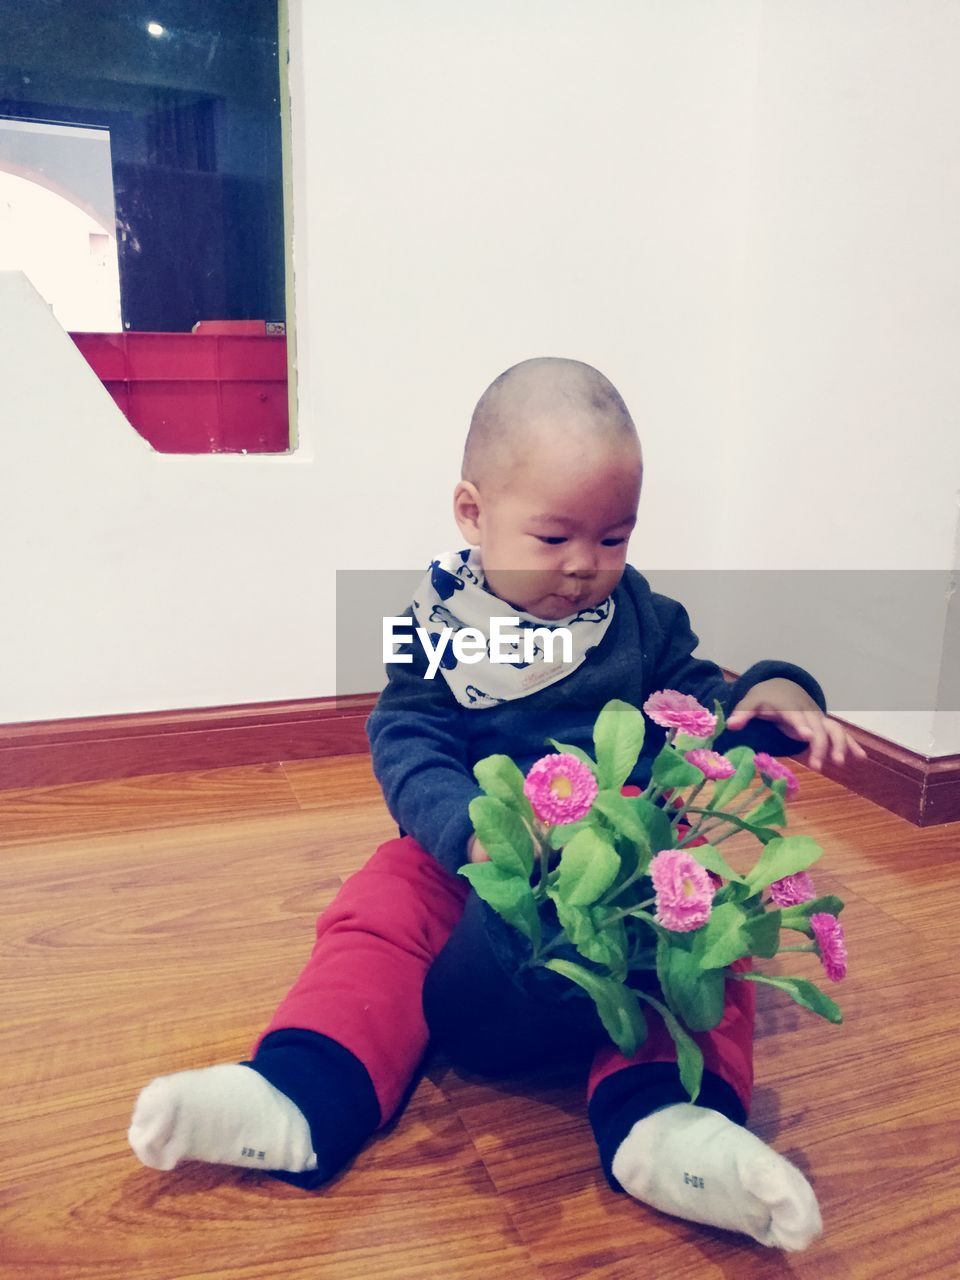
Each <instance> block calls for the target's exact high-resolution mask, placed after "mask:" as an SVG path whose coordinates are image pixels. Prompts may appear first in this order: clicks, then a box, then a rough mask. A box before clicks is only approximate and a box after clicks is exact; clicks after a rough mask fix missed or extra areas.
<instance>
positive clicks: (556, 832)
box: [547, 818, 593, 849]
mask: <svg viewBox="0 0 960 1280" xmlns="http://www.w3.org/2000/svg"><path fill="white" fill-rule="evenodd" d="M592 827H593V823H592V822H591V821H590V820H589V818H584V819H582V820H581V821H580V822H561V823H558V824H557V826H555V827H551V828H550V834H549V835H548V836H547V844H548V845H549V846H550V848H551V849H562V848H563V846H564V845H565V844H569V843H570V841H571V840H572V839H573V837H574V836H575V835H577V834H578V833H579V832H580V831H586V830H589V829H591V828H592Z"/></svg>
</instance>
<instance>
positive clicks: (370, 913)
mask: <svg viewBox="0 0 960 1280" xmlns="http://www.w3.org/2000/svg"><path fill="white" fill-rule="evenodd" d="M467 888H468V886H467V884H466V882H465V881H461V880H458V879H457V878H455V877H454V876H451V875H450V874H449V873H447V872H445V871H443V870H442V868H440V867H439V865H438V864H437V863H436V862H435V861H434V860H433V859H432V858H431V857H430V856H429V855H428V854H426V853H425V852H424V851H423V849H421V847H420V846H419V845H418V844H417V843H416V841H414V840H413V839H411V838H410V837H403V838H401V839H398V840H392V841H388V842H387V843H386V844H384V845H381V847H380V848H379V849H378V850H377V852H376V853H375V854H374V856H373V857H372V858H371V860H370V861H369V862H368V863H367V865H366V866H365V867H364V868H363V869H362V870H361V871H359V872H357V873H356V875H354V876H352V877H351V878H350V880H348V881H347V883H346V884H345V885H344V887H343V889H342V890H341V891H340V893H339V894H338V895H337V898H336V899H335V901H334V902H333V903H332V904H331V906H330V907H329V908H328V909H327V911H325V912H324V914H323V915H322V916H321V918H320V920H319V921H318V924H317V941H316V945H315V946H314V949H313V954H312V955H311V957H310V960H309V962H308V963H307V965H306V967H305V968H304V970H303V972H302V973H301V974H300V977H299V978H298V979H297V982H296V983H295V984H294V987H293V989H292V990H291V991H290V993H289V995H288V996H287V997H286V999H285V1000H284V1001H283V1003H282V1004H281V1006H280V1008H279V1009H278V1010H277V1012H276V1014H275V1015H274V1018H273V1021H272V1022H271V1024H270V1026H269V1027H268V1028H267V1031H266V1032H265V1034H264V1035H263V1036H262V1037H261V1039H260V1041H259V1043H258V1044H257V1046H256V1050H255V1053H254V1056H253V1058H252V1059H251V1061H250V1062H249V1063H246V1064H225V1065H222V1066H218V1067H210V1068H206V1069H204V1070H201V1071H186V1072H179V1073H177V1074H176V1075H172V1076H164V1077H161V1078H160V1079H159V1080H155V1081H153V1082H152V1083H151V1084H150V1085H148V1086H147V1088H146V1089H145V1090H144V1091H143V1093H142V1094H141V1095H140V1098H139V1099H138V1101H137V1105H136V1108H135V1110H134V1116H133V1122H132V1123H131V1126H130V1133H129V1138H130V1142H131V1145H132V1146H133V1148H134V1150H135V1151H136V1153H137V1155H138V1156H139V1157H140V1159H141V1160H142V1161H143V1162H144V1163H145V1164H149V1165H150V1166H151V1167H153V1168H161V1169H171V1168H173V1167H175V1165H176V1164H177V1163H179V1162H180V1161H181V1160H187V1159H192V1160H206V1161H208V1162H212V1163H220V1164H231V1165H240V1166H245V1167H256V1168H269V1169H272V1170H274V1171H277V1170H282V1171H286V1172H287V1173H288V1174H290V1175H291V1176H290V1178H289V1180H290V1181H294V1182H298V1183H300V1184H301V1185H305V1186H314V1185H317V1184H318V1183H320V1182H322V1181H325V1180H326V1179H328V1178H330V1177H332V1176H333V1174H335V1173H336V1172H337V1171H338V1170H339V1169H340V1168H342V1167H343V1165H344V1164H346V1163H347V1161H349V1160H350V1159H351V1158H352V1157H353V1156H354V1155H355V1154H356V1152H357V1151H358V1150H359V1149H360V1147H361V1146H362V1145H363V1143H364V1142H365V1141H366V1140H367V1138H368V1137H369V1136H370V1135H371V1134H372V1133H373V1132H374V1131H375V1130H376V1129H377V1128H378V1127H380V1126H381V1125H383V1124H386V1122H387V1121H388V1120H389V1119H390V1118H391V1117H392V1115H393V1114H394V1112H395V1111H396V1110H397V1108H398V1107H399V1106H400V1103H401V1102H402V1100H403V1098H404V1095H405V1093H406V1090H407V1088H408V1087H409V1084H410V1081H411V1079H412V1077H413V1074H414V1072H415V1070H416V1067H417V1064H418V1063H419V1061H420V1058H421V1057H422V1055H423V1052H424V1049H425V1047H426V1042H427V1029H426V1024H425V1021H424V1016H423V1009H422V991H423V982H424V978H425V976H426V973H427V970H428V969H429V967H430V965H431V964H432V963H433V960H434V959H435V957H436V955H437V954H438V953H439V951H440V950H441V949H442V947H443V945H444V943H445V942H446V940H447V937H448V936H449V934H450V931H451V930H452V928H453V926H454V925H455V924H456V922H457V920H458V919H459V916H460V914H461V912H462V909H463V900H464V897H465V895H466V892H467Z"/></svg>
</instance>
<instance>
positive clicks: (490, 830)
mask: <svg viewBox="0 0 960 1280" xmlns="http://www.w3.org/2000/svg"><path fill="white" fill-rule="evenodd" d="M470 821H471V822H472V823H473V827H474V830H475V831H476V833H477V839H478V840H479V841H480V843H481V844H482V845H483V847H484V848H485V849H486V851H487V853H488V854H489V855H490V861H491V862H492V863H493V865H494V866H495V867H499V868H500V869H501V871H507V872H510V873H512V874H514V875H522V876H525V877H526V878H527V879H529V878H530V873H531V872H532V871H533V840H532V838H531V836H530V832H529V831H528V830H527V828H526V826H525V825H524V822H523V819H522V818H521V817H520V815H519V813H517V811H516V809H511V808H510V806H509V805H507V804H504V802H503V801H502V800H498V799H497V798H496V797H495V796H475V797H474V798H473V799H472V800H471V801H470Z"/></svg>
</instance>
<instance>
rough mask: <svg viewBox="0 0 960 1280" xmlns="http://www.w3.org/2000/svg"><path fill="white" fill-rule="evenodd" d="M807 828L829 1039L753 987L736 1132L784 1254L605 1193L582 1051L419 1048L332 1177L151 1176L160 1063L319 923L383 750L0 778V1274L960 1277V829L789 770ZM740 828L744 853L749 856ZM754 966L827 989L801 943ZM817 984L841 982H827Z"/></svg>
mask: <svg viewBox="0 0 960 1280" xmlns="http://www.w3.org/2000/svg"><path fill="white" fill-rule="evenodd" d="M798 773H799V775H800V779H801V793H800V797H799V798H798V800H797V801H796V802H795V804H794V805H793V806H792V808H793V812H794V814H795V817H796V822H795V824H794V825H795V826H796V829H797V830H803V831H805V832H807V833H808V834H810V835H812V836H814V838H816V839H817V840H819V841H820V843H821V844H823V846H824V848H825V850H826V853H825V857H824V860H823V864H822V867H818V868H817V869H816V872H815V878H816V880H817V884H818V888H819V889H821V891H832V892H837V893H839V894H840V895H841V896H843V897H845V898H846V900H847V903H848V905H847V909H846V912H845V914H844V920H845V924H846V928H847V933H848V939H849V945H850V954H851V964H850V976H849V978H848V979H847V980H846V981H845V982H844V983H842V984H838V985H837V987H836V988H834V987H832V986H831V987H830V991H831V994H835V995H836V997H837V999H838V1000H839V1002H840V1004H841V1006H842V1008H843V1010H844V1015H845V1025H844V1026H843V1027H842V1028H836V1027H832V1026H830V1025H828V1024H827V1023H824V1022H822V1021H820V1020H818V1019H816V1018H814V1017H813V1016H812V1015H810V1014H808V1013H806V1011H804V1010H801V1009H799V1008H797V1007H796V1006H795V1005H793V1004H791V1003H789V1002H788V1001H786V1000H784V999H781V998H780V997H778V996H777V995H776V994H775V993H773V992H772V991H769V990H761V991H760V992H759V1008H760V1013H759V1021H758V1034H757V1090H756V1096H755V1100H754V1108H753V1113H752V1117H751V1127H752V1128H753V1129H754V1130H755V1131H756V1132H758V1133H759V1134H760V1135H761V1136H762V1137H763V1138H764V1139H765V1140H767V1141H769V1142H771V1143H772V1145H773V1146H774V1147H775V1148H776V1149H777V1150H779V1151H781V1152H783V1153H784V1154H785V1155H787V1156H788V1157H789V1158H790V1159H793V1160H794V1161H795V1162H796V1163H797V1164H798V1165H799V1166H800V1167H801V1168H803V1169H804V1170H805V1171H807V1172H808V1173H809V1176H810V1177H811V1179H812V1181H813V1183H814V1185H815V1188H816V1190H817V1193H818V1196H819V1198H820V1202H821V1207H822V1210H823V1214H824V1219H825V1222H826V1235H825V1237H824V1238H823V1240H821V1241H820V1242H818V1243H817V1244H815V1245H814V1246H813V1247H812V1248H811V1249H810V1250H808V1251H807V1252H806V1253H803V1254H800V1255H790V1256H789V1257H787V1256H785V1255H781V1254H779V1253H777V1252H775V1251H770V1250H766V1249H764V1248H762V1246H760V1245H755V1244H752V1243H751V1242H750V1241H748V1240H745V1239H743V1238H741V1237H739V1236H736V1235H732V1234H729V1233H724V1232H720V1231H712V1230H709V1229H706V1228H701V1227H697V1226H694V1225H691V1224H686V1223H683V1222H680V1221H677V1220H675V1219H671V1218H668V1217H665V1216H663V1215H660V1214H657V1213H655V1212H653V1211H652V1210H649V1209H647V1208H645V1207H644V1206H642V1205H639V1204H637V1203H635V1202H634V1201H632V1200H630V1199H629V1198H628V1197H626V1196H623V1195H615V1194H614V1193H613V1192H611V1191H610V1189H609V1188H608V1187H607V1185H606V1183H605V1181H604V1179H603V1177H602V1175H601V1173H600V1171H599V1169H598V1166H597V1158H596V1152H595V1149H594V1145H593V1140H592V1137H591V1134H590V1130H589V1126H588V1124H587V1120H586V1108H585V1102H584V1086H585V1078H586V1063H585V1062H583V1063H573V1064H557V1065H555V1066H554V1067H553V1068H551V1069H547V1068H544V1069H542V1070H541V1071H539V1072H536V1073H534V1074H533V1075H530V1076H527V1077H524V1078H516V1079H509V1080H503V1081H484V1080H480V1079H476V1078H472V1077H469V1076H466V1075H464V1074H462V1073H459V1072H457V1071H455V1070H453V1069H452V1068H451V1067H450V1066H449V1064H447V1063H445V1062H444V1061H443V1059H442V1058H441V1057H440V1056H434V1057H432V1058H431V1059H430V1060H429V1061H428V1063H427V1065H426V1073H425V1075H424V1076H423V1077H422V1079H421V1080H420V1082H419V1084H418V1086H417V1087H416V1089H415V1090H414V1092H413V1095H412V1098H411V1101H410V1104H409V1106H408V1107H407V1109H406V1111H405V1113H404V1114H403V1115H402V1116H401V1117H400V1119H399V1120H398V1121H397V1122H395V1123H394V1124H393V1125H392V1126H391V1127H390V1129H389V1130H388V1131H387V1132H385V1133H384V1134H382V1135H380V1136H379V1137H377V1138H376V1139H375V1140H374V1141H372V1142H371V1143H370V1144H369V1146H368V1148H367V1149H366V1150H365V1151H364V1152H362V1153H361V1155H360V1156H359V1157H358V1159H357V1160H356V1161H355V1162H354V1165H353V1166H352V1167H351V1168H350V1169H349V1170H347V1171H345V1173H344V1174H342V1175H341V1176H340V1177H339V1178H337V1179H336V1180H335V1181H334V1182H333V1183H332V1184H331V1185H330V1186H329V1187H327V1188H325V1189H323V1190H322V1191H319V1192H314V1193H304V1192H302V1191H299V1190H297V1189H296V1188H293V1187H290V1186H288V1185H286V1184H284V1183H281V1182H278V1181H276V1180H273V1179H270V1178H267V1177H264V1176H262V1175H257V1174H254V1173H250V1172H245V1171H239V1170H231V1169H226V1168H223V1169H221V1168H214V1167H206V1166H202V1165H188V1166H185V1167H184V1168H182V1169H181V1170H177V1171H176V1172H174V1173H172V1174H161V1173H156V1172H153V1171H151V1170H147V1169H144V1168H143V1167H142V1166H140V1165H139V1164H138V1163H137V1161H136V1159H135V1157H134V1156H133V1155H132V1153H131V1152H130V1151H129V1149H128V1148H127V1145H126V1140H125V1130H126V1126H127V1123H128V1121H129V1113H130V1109H131V1106H132V1103H133V1100H134V1098H135V1096H136V1093H137V1091H138V1090H139V1088H140V1087H142V1085H144V1084H145V1083H146V1082H147V1081H148V1080H149V1079H150V1078H151V1077H152V1076H154V1075H156V1074H160V1073H162V1072H166V1071H172V1070H179V1069H183V1068H186V1067H193V1066H201V1065H205V1064H206V1063H209V1062H214V1061H236V1060H239V1059H240V1058H242V1057H243V1056H245V1055H246V1054H247V1053H248V1052H249V1049H250V1047H251V1045H252V1042H253V1040H254V1039H255V1037H256V1036H257V1034H258V1033H259V1031H260V1029H261V1028H262V1026H263V1025H264V1024H265V1023H266V1021H267V1019H268V1018H269V1016H270V1013H271V1011H272V1009H273V1007H274V1006H275V1004H276V1002H277V1000H278V999H279V998H280V997H281V995H282V994H283V992H284V991H285V990H286V989H287V987H288V986H289V984H290V982H291V981H292V980H293V978H294V977H295V976H296V974H297V972H298V971H299V968H300V966H301V964H302V963H303V961H304V960H305V958H306V956H307V954H308V952H309V949H310V946H311V943H312V935H313V925H314V920H315V917H316V915H317V913H318V912H319V911H320V910H322V908H323V906H324V905H325V904H326V903H327V902H328V901H329V900H330V899H331V898H332V896H333V895H334V894H335V893H336V891H337V889H338V886H339V885H340V883H341V882H342V880H343V878H344V877H345V876H347V875H349V874H350V873H351V872H352V871H353V870H354V869H355V868H356V867H358V866H359V865H360V864H361V863H362V861H364V860H365V858H366V857H367V856H368V855H369V853H370V852H371V851H372V850H373V848H374V847H375V846H376V844H378V843H379V842H380V841H381V840H383V839H389V838H391V837H392V836H393V835H395V833H396V828H395V825H394V824H393V822H392V820H391V819H390V816H389V814H388V813H387V811H386V809H385V807H384V805H383V802H382V799H381V798H380V796H379V792H378V790H377V788H376V784H375V780H374V779H373V777H372V774H371V773H370V769H369V761H368V760H366V759H365V758H363V757H360V756H346V757H343V758H339V759H336V758H335V759H331V760H329V761H325V762H306V761H299V762H287V763H285V764H284V765H283V766H282V767H281V766H270V767H262V766H261V767H251V768H247V769H242V768H241V769H236V770H218V771H207V772H202V773H195V774H184V775H180V776H177V775H175V776H173V777H170V778H165V779H140V780H139V782H138V783H136V784H134V783H133V782H132V781H128V782H126V783H109V784H108V783H103V784H82V785H79V786H77V787H75V788H70V787H65V788H43V789H39V790H37V791H35V792H28V791H23V792H21V793H11V792H8V793H6V795H0V824H3V823H5V833H6V836H7V846H6V848H5V849H4V852H3V856H2V858H0V957H2V967H0V1027H2V1029H3V1031H4V1032H5V1037H4V1039H5V1043H6V1044H7V1045H10V1046H15V1051H14V1052H7V1053H5V1054H3V1055H0V1094H2V1096H3V1098H4V1104H5V1108H4V1110H5V1130H6V1131H5V1141H4V1144H3V1149H2V1151H0V1256H2V1259H3V1265H2V1268H0V1274H2V1275H3V1277H4V1280H6V1278H7V1277H8V1276H9V1277H11V1280H20V1277H23V1278H24V1280H28V1278H29V1280H33V1278H34V1277H39V1276H43V1277H44V1280H46V1278H47V1277H50V1280H75V1278H76V1277H79V1276H83V1277H87V1278H88V1280H194V1278H196V1280H199V1278H200V1277H203V1278H204V1280H210V1278H211V1277H216V1278H217V1280H251V1278H253V1280H260V1278H263V1280H267V1278H270V1280H280V1278H281V1277H283V1278H284V1280H301V1278H303V1280H305V1278H306V1277H308V1276H309V1277H315V1276H318V1275H322V1276H323V1277H324V1278H325V1280H326V1278H327V1277H330V1278H332V1280H355V1278H359V1277H361V1276H363V1277H364V1280H368V1278H369V1277H371V1276H375V1277H378V1278H379V1277H384V1278H385V1280H394V1278H396V1280H401V1278H402V1280H409V1277H413V1276H415V1277H418V1280H419V1277H426V1278H428V1280H431V1278H433V1277H437V1278H438V1280H439V1278H440V1277H442V1278H443V1280H459V1278H460V1277H463V1278H464V1280H473V1277H477V1278H478V1280H479V1278H481V1277H491V1278H493V1277H496V1278H497V1280H499V1278H500V1277H506V1278H507V1280H512V1278H513V1277H518V1278H519V1277H521V1276H522V1277H523V1278H524V1280H583V1278H584V1277H587V1276H589V1277H591V1278H593V1277H601V1278H603V1280H628V1277H629V1280H635V1277H637V1276H638V1275H649V1276H656V1277H657V1280H681V1278H684V1280H685V1278H686V1277H688V1276H690V1275H697V1276H704V1277H716V1278H717V1280H725V1278H727V1277H729V1276H731V1275H736V1276H737V1278H738V1280H741V1278H743V1280H766V1278H767V1277H772V1276H787V1277H795V1278H797V1280H808V1278H809V1280H822V1278H824V1277H828V1276H829V1277H834V1276H843V1277H853V1278H854V1280H902V1277H904V1276H915V1275H916V1276H920V1275H922V1276H924V1277H927V1276H930V1277H938V1276H941V1277H947V1276H952V1275H953V1274H955V1271H956V1256H955V1255H956V1249H955V1243H954V1242H955V1240H956V1239H957V1237H958V1234H960V1202H958V1197H957V1194H956V1191H955V1189H954V1184H953V1182H952V1180H951V1178H950V1177H949V1176H945V1174H949V1172H950V1170H952V1168H954V1167H955V1166H956V1164H957V1162H958V1160H960V1084H958V1079H957V1073H956V1067H955V1062H956V1034H957V1013H958V1002H957V998H956V995H955V994H954V993H955V991H956V987H957V980H958V977H960V961H958V958H957V955H956V952H955V951H954V950H953V949H950V948H949V947H948V946H947V944H946V943H945V942H944V941H943V940H942V939H943V937H944V934H943V921H944V920H947V919H949V918H952V916H953V914H954V913H955V911H956V909H957V908H958V907H960V882H958V880H957V877H956V873H955V866H956V854H957V847H958V842H960V827H958V826H956V825H954V826H943V827H935V828H928V829H924V830H918V829H917V828H915V827H913V826H911V825H910V824H908V823H906V822H905V821H903V820H902V819H900V818H897V817H895V816H894V815H892V814H890V813H888V812H886V811H885V810H884V809H882V808H880V807H878V806H876V805H874V804H872V803H870V802H869V801H867V800H864V799H862V798H860V797H856V796H851V795H849V794H848V793H846V792H845V791H844V790H843V788H841V787H840V786H838V785H837V784H836V783H834V782H832V781H830V780H829V779H826V778H823V777H820V776H818V775H814V774H812V773H810V772H809V771H806V770H803V769H802V768H801V769H798ZM736 845H737V842H736V841H733V840H731V841H729V842H728V843H727V844H726V845H725V846H724V847H725V849H731V853H730V857H731V860H733V859H734V858H739V857H741V856H743V850H742V849H740V850H739V851H738V849H737V848H736ZM765 967H767V968H769V970H770V971H771V972H778V971H779V972H796V973H803V974H806V975H808V976H814V975H815V974H816V973H817V970H818V968H819V966H818V963H817V961H816V960H815V958H814V957H810V956H782V957H779V958H777V959H776V960H775V961H773V962H765ZM824 986H830V984H828V983H824Z"/></svg>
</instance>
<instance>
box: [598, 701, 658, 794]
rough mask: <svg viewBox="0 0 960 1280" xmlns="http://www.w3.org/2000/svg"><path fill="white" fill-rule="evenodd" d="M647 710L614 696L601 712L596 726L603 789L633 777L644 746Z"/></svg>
mask: <svg viewBox="0 0 960 1280" xmlns="http://www.w3.org/2000/svg"><path fill="white" fill-rule="evenodd" d="M644 733H645V724H644V719H643V712H642V711H640V710H639V708H637V707H634V706H632V705H631V704H630V703H629V702H621V701H620V700H619V699H617V698H614V699H613V700H612V701H610V702H608V703H607V705H606V706H605V707H604V708H603V710H602V711H601V712H600V715H599V716H598V717H597V723H596V724H595V725H594V727H593V743H594V747H595V749H596V753H597V779H598V781H599V783H600V786H601V788H602V789H604V790H606V789H607V788H608V787H616V788H618V789H619V788H620V787H622V786H623V784H624V783H625V782H626V780H627V779H628V778H629V777H630V774H631V773H632V772H633V768H634V765H635V764H636V763H637V759H638V757H639V755H640V752H641V750H642V749H643V737H644Z"/></svg>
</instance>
